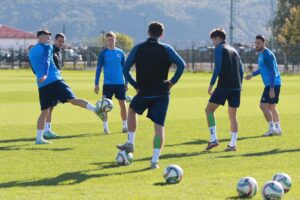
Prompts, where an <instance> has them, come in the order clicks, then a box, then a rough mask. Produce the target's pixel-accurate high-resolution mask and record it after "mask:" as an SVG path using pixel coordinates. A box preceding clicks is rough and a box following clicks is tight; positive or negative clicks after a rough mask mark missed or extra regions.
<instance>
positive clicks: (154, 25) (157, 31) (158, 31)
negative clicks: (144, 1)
mask: <svg viewBox="0 0 300 200" xmlns="http://www.w3.org/2000/svg"><path fill="white" fill-rule="evenodd" d="M163 32H164V25H163V24H162V23H161V22H151V23H150V24H149V26H148V33H149V35H150V37H156V38H158V37H160V36H161V35H162V34H163Z"/></svg>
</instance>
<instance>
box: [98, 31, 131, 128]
mask: <svg viewBox="0 0 300 200" xmlns="http://www.w3.org/2000/svg"><path fill="white" fill-rule="evenodd" d="M116 39H117V38H116V35H115V33H114V32H112V31H110V32H108V33H106V44H107V48H105V49H104V50H103V51H102V52H101V53H100V54H99V58H98V63H97V70H96V77H95V89H94V91H95V93H96V94H98V93H99V79H100V74H101V70H102V67H103V69H104V81H103V91H102V95H103V98H108V99H112V97H113V95H115V97H116V98H117V99H118V101H119V105H120V109H121V118H122V126H123V128H122V132H123V133H127V108H126V103H125V100H126V91H127V89H128V87H127V83H126V84H125V82H124V77H123V66H124V63H125V54H124V52H123V51H122V50H121V49H119V48H117V47H116ZM104 114H105V119H104V121H103V129H104V133H106V134H109V133H110V132H109V128H108V114H107V113H104Z"/></svg>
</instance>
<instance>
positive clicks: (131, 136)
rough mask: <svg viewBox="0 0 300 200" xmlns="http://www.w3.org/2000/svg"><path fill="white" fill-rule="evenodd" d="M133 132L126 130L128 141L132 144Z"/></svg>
mask: <svg viewBox="0 0 300 200" xmlns="http://www.w3.org/2000/svg"><path fill="white" fill-rule="evenodd" d="M134 139H135V132H128V141H127V142H128V143H130V144H134Z"/></svg>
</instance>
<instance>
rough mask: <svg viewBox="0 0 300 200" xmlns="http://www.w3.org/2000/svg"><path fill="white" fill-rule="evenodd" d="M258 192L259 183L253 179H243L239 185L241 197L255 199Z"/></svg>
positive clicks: (238, 189) (238, 190)
mask: <svg viewBox="0 0 300 200" xmlns="http://www.w3.org/2000/svg"><path fill="white" fill-rule="evenodd" d="M257 190H258V184H257V181H256V180H255V179H254V178H252V177H243V178H241V179H240V180H239V182H238V184H237V192H238V194H239V196H240V197H254V196H255V195H256V193H257Z"/></svg>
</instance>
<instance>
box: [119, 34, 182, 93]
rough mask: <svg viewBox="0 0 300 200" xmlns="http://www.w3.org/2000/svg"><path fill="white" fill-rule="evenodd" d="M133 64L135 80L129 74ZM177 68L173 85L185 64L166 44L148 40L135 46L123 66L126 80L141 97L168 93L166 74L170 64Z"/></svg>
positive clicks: (172, 80) (154, 39)
mask: <svg viewBox="0 0 300 200" xmlns="http://www.w3.org/2000/svg"><path fill="white" fill-rule="evenodd" d="M134 63H135V67H136V80H134V79H133V78H132V76H131V74H130V68H131V67H132V65H133V64H134ZM172 63H174V64H176V66H177V69H176V72H175V74H174V76H173V77H172V78H171V82H172V83H173V84H175V83H176V82H177V81H178V80H179V78H180V77H181V75H182V73H183V71H184V67H185V62H184V61H183V59H182V58H181V57H180V56H179V55H178V54H177V52H176V51H175V50H174V49H173V48H172V47H171V46H170V45H168V44H164V43H161V42H159V41H158V39H156V38H149V39H147V41H146V42H143V43H141V44H138V45H136V46H135V47H134V48H133V49H132V50H131V52H130V54H129V56H128V58H127V60H126V62H125V66H124V71H123V72H124V76H125V78H126V80H128V82H129V83H130V84H131V85H132V86H133V87H134V88H136V89H138V90H139V95H141V96H159V95H166V94H168V93H169V87H168V84H166V83H165V81H166V80H168V73H169V69H170V66H171V64H172Z"/></svg>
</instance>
